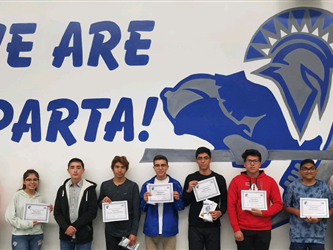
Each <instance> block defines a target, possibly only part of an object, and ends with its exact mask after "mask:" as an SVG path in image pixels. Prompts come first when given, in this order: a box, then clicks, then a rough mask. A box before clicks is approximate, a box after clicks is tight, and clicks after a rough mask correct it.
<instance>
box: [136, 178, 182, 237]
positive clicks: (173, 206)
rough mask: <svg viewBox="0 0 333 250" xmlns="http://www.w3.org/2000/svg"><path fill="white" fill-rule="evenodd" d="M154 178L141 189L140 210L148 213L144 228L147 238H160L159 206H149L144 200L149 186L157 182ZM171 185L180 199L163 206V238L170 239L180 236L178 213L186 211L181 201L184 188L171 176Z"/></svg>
mask: <svg viewBox="0 0 333 250" xmlns="http://www.w3.org/2000/svg"><path fill="white" fill-rule="evenodd" d="M155 177H156V176H154V177H153V178H151V179H150V180H148V181H146V182H145V183H144V184H143V185H142V188H141V193H140V198H141V203H140V208H141V210H142V211H143V212H147V214H146V219H145V224H144V226H143V233H144V234H145V235H147V236H152V237H156V236H158V234H159V232H158V205H157V204H156V205H151V204H147V203H146V201H145V200H144V198H143V195H144V193H145V192H147V184H154V180H155ZM168 177H169V183H173V191H177V192H178V193H179V199H178V200H176V199H174V201H173V202H172V203H171V202H170V203H164V206H163V228H162V236H163V237H170V236H174V235H176V234H178V211H180V210H183V209H184V207H185V206H184V203H183V200H182V199H181V197H182V194H183V190H182V186H181V185H180V184H179V182H178V181H177V180H175V179H173V178H171V177H170V176H169V175H168Z"/></svg>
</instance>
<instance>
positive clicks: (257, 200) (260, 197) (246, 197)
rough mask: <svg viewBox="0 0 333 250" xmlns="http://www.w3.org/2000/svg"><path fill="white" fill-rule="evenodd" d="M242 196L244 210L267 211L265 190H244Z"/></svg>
mask: <svg viewBox="0 0 333 250" xmlns="http://www.w3.org/2000/svg"><path fill="white" fill-rule="evenodd" d="M241 196H242V197H241V202H242V210H251V209H252V208H254V209H259V210H267V202H266V191H265V190H263V191H252V190H242V191H241Z"/></svg>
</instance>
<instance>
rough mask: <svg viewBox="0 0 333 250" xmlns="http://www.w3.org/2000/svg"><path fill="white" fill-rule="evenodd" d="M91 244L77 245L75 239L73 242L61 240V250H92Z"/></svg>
mask: <svg viewBox="0 0 333 250" xmlns="http://www.w3.org/2000/svg"><path fill="white" fill-rule="evenodd" d="M91 243H92V241H91V242H88V243H85V244H78V243H76V240H75V239H72V240H61V241H60V249H61V250H74V249H75V246H76V250H91Z"/></svg>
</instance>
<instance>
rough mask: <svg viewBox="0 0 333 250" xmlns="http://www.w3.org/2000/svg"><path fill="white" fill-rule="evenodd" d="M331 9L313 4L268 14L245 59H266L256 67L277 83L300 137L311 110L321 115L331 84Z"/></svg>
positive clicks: (258, 73) (253, 38)
mask: <svg viewBox="0 0 333 250" xmlns="http://www.w3.org/2000/svg"><path fill="white" fill-rule="evenodd" d="M332 24H333V15H332V13H330V12H328V11H326V10H321V9H315V8H297V9H290V10H286V11H283V12H281V13H279V14H277V15H275V16H273V17H271V18H270V19H268V20H267V21H266V22H265V23H264V24H263V25H262V26H261V27H260V28H259V29H258V30H257V32H256V33H255V34H254V36H253V37H252V39H251V42H250V44H249V46H248V48H247V51H246V54H245V59H244V61H245V62H249V61H253V60H261V59H268V60H269V63H268V64H266V65H265V66H264V67H262V68H259V69H258V70H256V71H254V72H252V73H253V74H256V75H258V76H261V77H264V78H268V79H270V80H272V81H273V82H274V83H275V84H276V85H277V86H278V88H279V90H280V92H281V94H282V97H283V99H284V102H285V104H286V106H287V108H288V111H289V114H290V116H291V119H292V121H293V123H294V126H295V128H296V130H297V133H298V136H299V138H302V136H303V134H304V132H305V130H306V128H307V125H308V122H309V119H310V117H311V116H312V113H313V110H314V109H315V108H316V107H317V108H318V114H319V118H321V117H322V115H323V113H324V111H325V108H326V105H327V101H328V97H329V91H330V88H331V77H332V68H333V56H332V48H333V38H332V35H333V25H332Z"/></svg>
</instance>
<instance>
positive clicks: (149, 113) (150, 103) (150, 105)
mask: <svg viewBox="0 0 333 250" xmlns="http://www.w3.org/2000/svg"><path fill="white" fill-rule="evenodd" d="M157 102H158V98H157V97H149V98H148V99H147V103H146V109H145V113H144V115H143V120H142V125H143V126H149V125H150V123H151V120H152V119H153V116H154V113H155V110H156V106H157ZM148 138H149V134H148V132H147V131H146V130H142V131H141V132H140V134H139V140H140V141H142V142H145V141H147V140H148Z"/></svg>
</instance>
